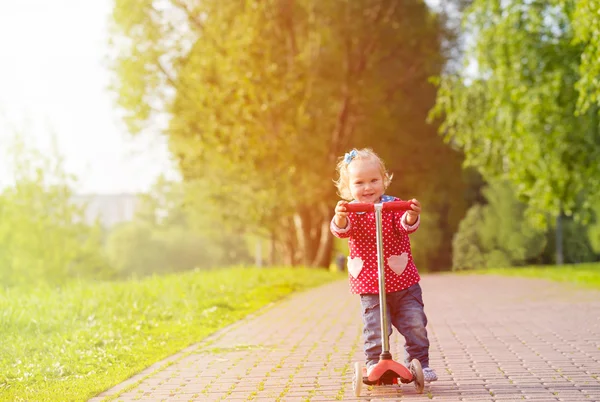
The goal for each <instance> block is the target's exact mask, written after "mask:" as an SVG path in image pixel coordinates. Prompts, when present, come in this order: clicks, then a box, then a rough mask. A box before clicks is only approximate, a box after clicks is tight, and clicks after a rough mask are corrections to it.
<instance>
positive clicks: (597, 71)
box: [573, 0, 600, 117]
mask: <svg viewBox="0 0 600 402" xmlns="http://www.w3.org/2000/svg"><path fill="white" fill-rule="evenodd" d="M573 27H574V29H575V40H576V41H577V43H579V44H581V45H582V46H583V53H582V55H581V64H580V65H579V74H580V78H579V81H578V82H577V89H578V90H579V99H578V106H579V112H581V113H585V112H587V111H588V110H589V109H590V107H592V110H594V111H595V112H594V113H593V114H592V115H593V116H595V117H597V115H598V106H600V82H599V81H598V76H600V61H599V59H598V54H599V53H600V2H599V1H598V0H576V1H575V13H574V15H573Z"/></svg>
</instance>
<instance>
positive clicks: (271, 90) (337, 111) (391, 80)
mask: <svg viewBox="0 0 600 402" xmlns="http://www.w3.org/2000/svg"><path fill="white" fill-rule="evenodd" d="M134 4H135V7H134ZM131 9H135V10H137V11H136V12H135V13H131V12H130V10H131ZM113 17H114V22H115V24H114V30H113V39H114V43H115V44H117V45H118V49H119V52H120V53H119V55H118V57H117V58H116V60H115V64H114V71H115V85H114V87H115V91H116V92H117V95H118V102H119V105H120V106H121V107H122V108H123V109H124V110H125V121H126V122H127V123H128V124H129V126H130V128H131V130H132V131H141V130H143V129H144V128H146V127H148V125H151V124H152V123H153V122H155V121H156V118H160V117H161V116H163V115H164V116H166V117H167V119H168V125H167V127H166V133H167V135H168V138H169V146H170V149H171V151H172V153H173V154H174V156H175V157H176V159H177V161H178V163H179V167H180V170H181V172H182V176H183V178H184V180H185V181H186V182H188V183H189V184H190V185H191V186H190V187H189V188H190V189H191V188H195V189H196V193H195V194H198V195H199V197H194V199H193V200H197V199H202V200H207V202H204V203H202V205H200V206H199V207H201V208H208V207H210V206H212V209H213V211H214V213H215V214H218V215H219V216H221V218H222V219H223V221H227V222H228V223H229V225H231V227H233V228H238V229H240V230H241V229H243V230H248V231H253V232H258V233H261V234H263V235H264V236H265V237H269V238H271V239H272V243H273V247H272V249H273V250H279V254H281V255H283V256H285V260H284V262H286V263H289V264H300V263H302V264H305V265H314V266H328V265H329V261H330V260H331V251H332V236H331V235H330V233H329V230H328V225H329V220H330V219H331V214H332V208H333V205H335V200H336V199H337V197H336V195H335V190H334V187H333V185H332V182H331V179H332V178H333V177H334V171H333V169H334V166H335V162H336V158H337V157H338V156H341V155H342V154H343V152H345V151H347V150H348V148H350V147H355V146H357V147H358V146H364V145H368V146H371V147H373V148H375V149H376V150H377V151H380V150H381V153H383V154H384V155H383V156H387V157H388V158H386V159H387V160H388V161H390V164H391V165H392V167H394V168H399V167H402V168H403V169H404V168H405V167H406V166H411V168H410V169H406V170H408V171H411V169H413V170H412V171H414V172H420V174H421V176H420V177H416V176H413V177H411V178H407V182H408V181H410V182H412V183H415V185H414V186H413V187H410V189H411V191H412V192H415V193H419V190H421V192H425V190H427V192H428V193H430V194H431V196H430V198H431V199H432V200H433V199H435V198H434V196H433V193H434V192H435V190H436V189H435V186H436V185H434V184H432V183H430V182H429V180H428V179H430V178H431V177H430V176H427V175H428V174H429V175H430V174H432V171H433V169H428V168H422V169H417V168H415V167H414V166H419V165H427V160H433V159H434V158H435V156H433V155H429V158H425V159H423V160H419V159H418V156H422V155H425V154H426V153H427V152H433V153H436V154H437V156H439V157H440V159H438V162H440V163H441V164H442V165H443V164H446V165H447V166H450V168H449V169H448V170H447V171H448V172H451V171H453V170H455V168H454V166H459V165H460V158H459V157H458V156H457V155H456V153H455V152H453V151H452V150H448V149H446V148H445V147H444V146H443V144H442V143H441V142H440V141H439V139H437V138H436V135H435V132H434V131H435V128H434V127H426V126H425V124H426V123H425V117H426V115H427V111H428V110H429V109H430V108H431V106H432V104H433V101H434V98H435V89H434V88H433V87H432V86H431V85H430V83H429V82H428V78H429V77H430V76H431V75H435V74H439V72H440V71H441V69H442V66H443V64H444V61H445V55H444V54H442V51H441V45H440V43H441V42H442V40H443V39H444V38H445V31H444V28H443V24H442V22H441V20H440V18H438V16H436V15H435V14H432V13H431V12H430V11H429V10H428V8H427V6H426V5H425V4H424V3H422V2H420V1H416V0H414V1H407V2H398V1H395V0H393V1H392V0H353V1H345V0H318V1H317V0H270V1H258V0H252V1H241V0H235V1H234V0H231V1H222V0H206V1H196V2H194V1H188V2H185V1H183V0H170V1H162V2H158V1H152V0H144V1H135V2H134V1H133V0H117V1H116V3H115V9H114V13H113ZM436 141H437V142H436ZM415 144H416V145H415ZM429 144H435V145H434V146H433V147H430V148H427V146H428V145H429ZM419 145H420V148H419ZM413 151H414V152H413ZM457 161H458V162H457ZM438 166H439V165H438ZM436 175H437V176H442V175H439V172H438V173H436ZM431 181H433V180H431ZM447 183H448V182H447V181H443V180H442V179H440V181H439V182H438V184H437V185H441V186H442V187H443V186H448V184H447ZM405 187H408V184H406V185H405ZM448 191H449V190H448ZM191 202H193V201H191ZM439 204H443V202H442V201H440V202H439ZM436 207H437V206H436ZM460 207H461V206H460V204H458V205H457V204H454V205H452V206H451V207H447V208H446V210H443V211H440V214H439V220H440V222H441V226H442V227H444V225H446V224H447V225H446V226H447V227H450V228H452V225H457V223H458V218H457V216H459V215H461V213H462V212H463V211H464V210H463V211H461V210H460ZM455 209H456V211H460V212H455ZM442 237H444V236H442ZM447 243H448V242H447Z"/></svg>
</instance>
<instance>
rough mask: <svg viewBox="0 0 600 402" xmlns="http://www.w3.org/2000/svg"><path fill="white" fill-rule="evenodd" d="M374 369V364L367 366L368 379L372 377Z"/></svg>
mask: <svg viewBox="0 0 600 402" xmlns="http://www.w3.org/2000/svg"><path fill="white" fill-rule="evenodd" d="M374 368H375V365H374V364H371V365H370V366H367V377H368V376H370V375H371V372H372V371H373V369H374Z"/></svg>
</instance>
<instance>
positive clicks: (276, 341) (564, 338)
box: [91, 275, 600, 402]
mask: <svg viewBox="0 0 600 402" xmlns="http://www.w3.org/2000/svg"><path fill="white" fill-rule="evenodd" d="M421 285H422V287H423V294H424V299H425V311H426V313H427V315H428V318H429V325H428V331H429V337H430V341H431V349H430V358H431V366H432V367H433V368H435V369H436V371H437V373H438V376H439V380H438V381H437V382H434V383H431V384H429V385H427V386H426V387H425V391H424V393H423V394H420V395H419V394H417V393H416V391H415V389H414V386H413V384H408V385H402V386H397V385H394V386H380V387H367V386H364V387H363V392H362V395H361V397H360V398H356V397H354V394H353V391H352V376H353V367H352V366H353V362H354V361H362V360H363V352H362V344H361V329H362V322H361V318H360V312H359V301H358V298H357V296H354V295H351V294H349V292H348V287H347V283H346V282H345V281H341V282H336V283H332V284H326V285H324V286H322V287H319V288H316V289H312V290H309V291H306V292H302V293H299V294H295V295H293V296H292V297H290V298H287V299H286V300H283V301H281V302H279V303H277V304H275V305H272V306H269V307H267V308H265V309H263V310H262V311H261V312H259V313H257V314H256V315H253V316H250V317H247V318H246V319H244V320H242V321H239V322H237V323H235V324H233V325H232V326H230V327H228V328H226V329H224V330H222V331H220V332H218V333H215V334H213V335H212V336H210V337H209V338H207V339H205V340H204V341H202V342H200V343H198V344H196V345H193V346H191V347H189V348H187V349H185V350H183V351H182V352H180V353H178V354H176V355H174V356H172V357H170V358H169V359H166V360H164V361H162V362H159V363H157V364H155V365H154V366H152V367H150V368H148V369H147V370H145V371H143V372H141V373H139V374H138V375H136V376H134V377H133V378H131V379H130V380H128V381H126V382H124V383H122V384H120V385H118V386H117V387H115V388H113V389H110V390H108V391H106V392H104V393H103V394H101V395H99V396H98V397H96V398H93V399H91V401H92V402H98V401H102V400H104V399H107V397H109V398H110V399H113V398H114V399H115V400H118V401H137V400H142V401H314V402H317V401H335V400H345V401H353V400H354V401H356V400H361V401H373V402H375V401H400V400H402V401H408V400H415V401H428V400H432V401H448V402H449V401H478V402H479V401H502V402H505V401H528V400H530V401H574V402H577V401H596V402H600V292H599V291H595V290H583V289H581V288H575V287H573V286H571V285H565V284H560V283H556V282H549V281H544V280H536V279H523V278H508V277H495V276H476V275H473V276H455V275H428V276H425V277H424V278H423V280H422V282H421ZM402 344H403V339H402V338H401V337H400V336H398V335H397V333H396V332H394V335H393V336H392V340H391V342H390V345H391V348H392V354H393V355H394V358H396V359H397V360H399V361H401V360H402V352H401V350H402V349H401V348H402Z"/></svg>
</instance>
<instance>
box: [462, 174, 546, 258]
mask: <svg viewBox="0 0 600 402" xmlns="http://www.w3.org/2000/svg"><path fill="white" fill-rule="evenodd" d="M483 195H484V197H485V199H486V200H487V204H486V205H475V206H473V207H472V208H471V209H470V210H469V211H468V212H467V216H466V217H465V219H464V220H463V221H462V222H461V223H460V225H459V230H458V232H457V233H456V236H455V238H454V241H453V245H454V250H453V269H454V270H463V269H477V268H482V267H489V268H498V267H508V266H514V265H523V264H525V263H527V262H528V261H531V260H532V259H534V258H536V257H538V256H539V255H540V254H541V253H542V251H543V250H544V247H545V245H546V239H545V231H542V230H540V229H538V228H536V227H534V226H532V225H531V224H529V222H528V221H527V220H526V219H525V209H526V208H527V206H526V205H525V204H523V203H522V202H520V201H518V200H517V199H516V198H515V195H514V190H513V188H512V186H511V185H510V184H508V183H506V182H501V181H495V182H492V183H491V184H489V185H488V187H486V188H485V189H484V190H483Z"/></svg>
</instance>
